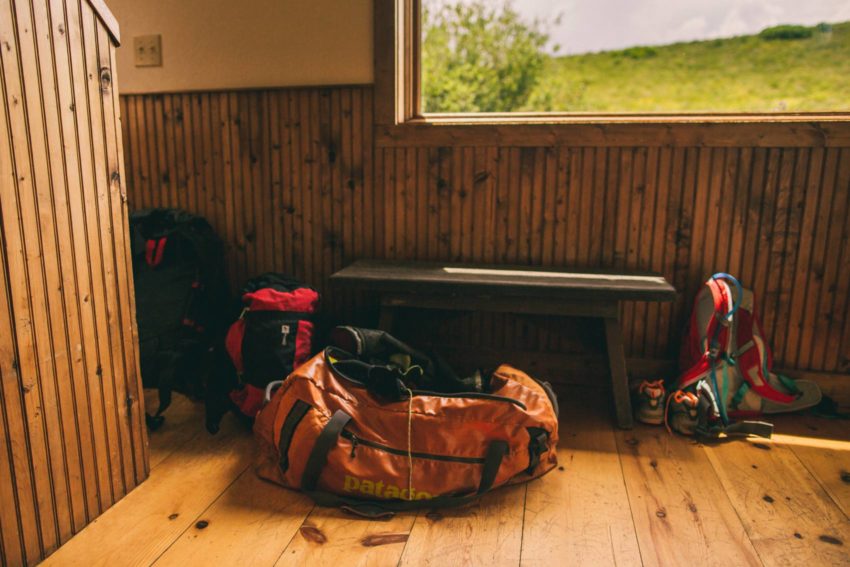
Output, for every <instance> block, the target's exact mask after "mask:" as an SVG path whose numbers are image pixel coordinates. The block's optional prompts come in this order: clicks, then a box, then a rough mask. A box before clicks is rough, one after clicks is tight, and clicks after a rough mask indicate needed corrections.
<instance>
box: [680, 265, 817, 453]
mask: <svg viewBox="0 0 850 567" xmlns="http://www.w3.org/2000/svg"><path fill="white" fill-rule="evenodd" d="M772 368H773V355H772V353H771V351H770V346H769V345H768V343H767V340H766V339H765V337H764V333H763V332H762V326H761V323H760V321H759V318H758V315H757V314H756V308H755V299H754V296H753V292H752V291H750V290H748V289H744V288H743V286H741V284H740V283H739V282H738V280H737V279H735V278H734V277H733V276H731V275H729V274H726V273H717V274H714V275H713V276H711V277H710V278H709V279H708V280H707V281H706V282H705V284H704V285H703V287H702V289H701V290H700V292H699V293H698V294H697V296H696V300H695V302H694V310H693V312H692V314H691V318H690V322H689V324H688V328H687V330H686V332H685V335H684V340H683V343H682V349H681V352H680V357H679V369H680V375H679V379H678V383H677V386H676V388H677V389H681V390H684V391H686V392H687V391H690V392H693V393H694V394H696V395H697V397H698V399H699V404H698V412H697V413H698V415H697V422H698V423H697V433H698V434H700V435H703V436H717V435H720V434H727V435H735V434H737V435H760V436H764V437H769V436H770V435H771V434H772V431H773V426H772V425H771V424H769V423H765V422H762V421H752V420H753V419H757V418H759V417H761V416H763V415H766V414H775V413H784V412H793V411H798V410H802V409H806V408H810V407H812V406H815V405H817V404H818V403H819V402H820V401H821V397H822V396H821V391H820V388H819V387H818V385H817V384H815V383H814V382H811V381H807V380H792V379H791V378H789V377H787V376H784V375H782V374H778V373H774V372H773V371H772Z"/></svg>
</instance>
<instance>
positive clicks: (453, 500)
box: [301, 412, 508, 519]
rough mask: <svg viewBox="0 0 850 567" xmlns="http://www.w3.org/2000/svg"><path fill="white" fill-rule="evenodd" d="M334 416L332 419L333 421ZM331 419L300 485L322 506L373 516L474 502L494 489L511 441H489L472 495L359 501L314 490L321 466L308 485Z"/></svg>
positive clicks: (378, 516) (324, 460)
mask: <svg viewBox="0 0 850 567" xmlns="http://www.w3.org/2000/svg"><path fill="white" fill-rule="evenodd" d="M339 413H342V412H337V413H336V414H334V418H336V416H337V414H339ZM343 416H345V417H346V418H348V419H350V417H349V416H348V415H347V414H344V413H343ZM334 418H331V422H333V420H334ZM348 419H346V420H345V422H344V423H343V425H342V426H339V431H342V427H344V426H345V424H346V423H348ZM331 422H329V423H328V425H326V426H325V429H324V430H322V433H321V434H320V435H319V439H318V440H317V441H316V446H315V447H314V448H313V451H312V452H311V453H310V458H309V460H308V461H307V468H306V469H305V470H304V477H303V478H302V481H301V482H302V484H301V486H302V488H303V490H304V491H305V492H306V493H307V495H308V496H310V498H312V499H313V501H314V502H315V503H316V504H318V505H319V506H332V507H339V508H342V509H343V510H345V511H346V512H350V513H352V514H356V515H358V516H363V517H367V518H372V519H377V518H386V517H389V516H392V515H393V514H394V513H395V512H405V511H408V510H417V509H421V508H453V507H456V506H462V505H464V504H467V503H469V502H472V501H473V500H475V499H476V498H478V497H479V496H480V495H482V494H484V493H485V492H487V491H489V490H490V489H491V488H493V483H494V482H495V481H496V476H497V475H498V473H499V468H500V467H501V466H502V460H503V459H504V457H505V455H507V453H508V443H507V442H506V441H501V440H499V441H491V442H490V445H488V446H487V454H486V455H485V457H484V464H483V468H482V470H481V480H480V482H479V484H478V490H477V491H476V492H473V493H470V494H465V495H462V496H437V497H436V498H427V499H422V500H360V499H357V498H349V497H347V496H341V495H339V494H333V493H330V492H325V491H322V490H314V489H315V486H316V483H315V481H316V480H317V479H318V477H319V473H321V469H318V472H317V473H316V474H314V475H313V479H314V480H313V483H312V484H310V487H311V488H308V487H307V486H308V485H307V483H306V481H307V474H308V472H309V471H311V464H312V463H313V460H314V459H313V456H314V454H316V452H317V451H316V448H317V447H318V446H319V443H320V442H321V438H322V436H323V435H324V434H325V432H326V431H327V430H328V428H329V427H330V426H331ZM338 435H339V432H337V433H336V434H328V436H327V438H329V439H332V440H335V439H336V438H337V437H338ZM329 450H330V447H328V449H327V450H325V452H324V453H323V455H324V458H323V459H322V466H324V463H325V462H326V460H327V451H329Z"/></svg>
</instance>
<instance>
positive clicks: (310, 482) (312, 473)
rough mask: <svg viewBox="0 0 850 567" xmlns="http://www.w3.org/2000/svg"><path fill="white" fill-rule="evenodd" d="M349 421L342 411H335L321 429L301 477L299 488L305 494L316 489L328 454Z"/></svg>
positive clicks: (349, 417) (348, 416) (349, 418)
mask: <svg viewBox="0 0 850 567" xmlns="http://www.w3.org/2000/svg"><path fill="white" fill-rule="evenodd" d="M349 421H351V416H350V415H348V414H347V413H345V412H344V411H342V410H337V411H336V413H334V414H333V417H331V419H330V421H328V424H327V425H325V428H324V429H322V432H321V433H319V437H318V438H316V444H315V445H313V450H312V451H310V456H309V457H308V458H307V466H306V467H304V475H303V476H302V477H301V488H302V489H303V490H305V491H306V492H312V491H314V490H315V489H316V483H317V482H318V481H319V476H320V475H321V474H322V469H324V468H325V464H326V463H327V462H328V453H329V452H330V450H331V449H333V448H334V447H335V446H336V444H337V441H338V439H339V434H340V433H342V430H343V428H344V427H345V426H346V425H347V424H348V422H349Z"/></svg>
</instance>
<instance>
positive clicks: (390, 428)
mask: <svg viewBox="0 0 850 567" xmlns="http://www.w3.org/2000/svg"><path fill="white" fill-rule="evenodd" d="M340 337H343V338H342V339H340ZM331 342H332V344H345V345H346V346H348V347H349V348H348V349H346V350H343V349H342V348H338V347H336V346H330V347H328V348H326V349H325V350H324V351H323V352H321V353H319V354H318V355H316V356H315V357H313V358H312V359H310V360H309V361H308V362H307V363H305V364H304V365H302V366H301V367H299V368H297V369H296V370H295V371H294V372H293V373H292V374H291V375H290V376H289V377H288V378H286V380H284V381H283V382H282V383H281V384H280V386H279V387H277V389H276V390H274V388H275V387H276V385H275V384H270V385H269V388H268V390H267V391H268V392H269V393H268V394H267V397H270V400H269V401H268V403H267V404H266V405H265V406H264V408H263V409H262V410H261V411H260V413H259V415H258V416H257V419H256V421H255V424H254V432H255V434H256V436H257V437H258V439H259V441H260V444H261V447H262V450H261V459H260V463H259V466H258V469H257V472H258V474H259V475H260V476H261V477H263V478H265V479H267V480H271V481H273V482H275V483H278V484H280V485H282V486H285V487H288V488H293V489H300V490H303V491H304V492H306V493H308V494H309V495H310V496H311V497H312V498H313V499H314V500H315V501H316V502H317V503H318V504H320V505H325V506H340V507H342V508H344V509H346V510H348V511H350V512H354V513H357V514H361V515H366V516H372V517H375V516H383V515H391V514H392V513H393V512H396V511H401V510H408V509H413V508H421V507H427V508H433V507H442V506H456V505H460V504H464V503H466V502H469V501H471V500H473V499H474V498H476V497H477V496H479V495H481V494H483V493H485V492H487V491H489V490H491V489H493V488H496V487H499V486H503V485H507V484H514V483H518V482H524V481H527V480H531V479H533V478H536V477H539V476H541V475H543V474H544V473H546V472H548V471H549V470H551V469H552V468H553V467H555V465H556V464H557V457H556V451H555V447H556V445H557V442H558V418H557V412H558V410H557V401H556V399H555V396H554V394H553V393H552V390H551V388H550V387H549V385H548V384H546V383H543V382H539V381H537V380H535V379H533V378H531V377H529V376H528V375H526V374H525V373H523V372H521V371H519V370H516V369H515V368H512V367H510V366H507V365H502V366H500V367H499V368H498V369H497V370H495V371H494V372H492V373H491V374H489V375H486V376H479V377H478V379H477V380H475V381H470V382H469V383H477V384H478V385H479V386H478V387H475V386H473V387H470V390H473V391H467V392H463V391H461V392H458V391H455V390H457V389H458V388H457V386H458V384H463V383H464V382H463V381H462V380H458V379H457V378H456V377H454V376H446V374H450V371H449V370H448V369H447V366H446V365H445V364H444V363H442V364H441V363H434V362H433V361H432V360H431V359H430V358H429V357H426V356H424V355H421V354H420V353H418V352H417V351H415V350H413V349H410V348H409V347H407V345H405V344H404V343H401V342H400V341H397V340H396V339H393V338H392V337H390V336H389V335H387V334H386V333H383V332H381V331H371V330H364V329H354V328H350V327H347V328H337V329H336V330H335V331H334V333H333V334H332V340H331ZM426 388H427V389H426ZM273 390H274V393H273V395H272V394H271V392H272V391H273Z"/></svg>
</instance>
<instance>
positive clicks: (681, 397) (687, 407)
mask: <svg viewBox="0 0 850 567" xmlns="http://www.w3.org/2000/svg"><path fill="white" fill-rule="evenodd" d="M667 404H668V406H669V413H668V415H667V418H668V419H667V423H668V425H669V428H670V429H672V430H673V431H675V432H677V433H681V434H682V435H693V434H694V431H695V430H696V427H697V406H698V405H699V398H697V395H696V394H694V393H693V392H688V391H685V390H676V391H675V392H673V393H672V394H670V399H669V400H668V401H667Z"/></svg>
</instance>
